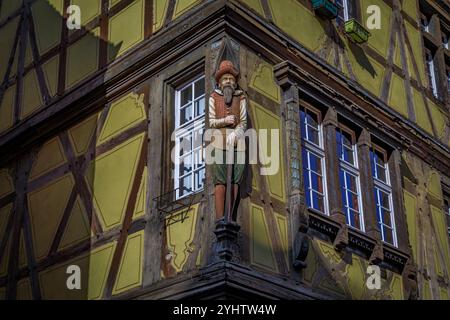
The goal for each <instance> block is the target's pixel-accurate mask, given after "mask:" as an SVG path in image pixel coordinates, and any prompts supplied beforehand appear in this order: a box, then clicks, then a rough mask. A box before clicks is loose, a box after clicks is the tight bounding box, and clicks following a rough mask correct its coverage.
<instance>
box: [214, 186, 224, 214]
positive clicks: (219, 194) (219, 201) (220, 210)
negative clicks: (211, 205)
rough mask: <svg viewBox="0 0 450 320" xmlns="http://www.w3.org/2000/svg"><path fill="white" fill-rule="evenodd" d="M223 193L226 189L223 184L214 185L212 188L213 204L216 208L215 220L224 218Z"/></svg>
mask: <svg viewBox="0 0 450 320" xmlns="http://www.w3.org/2000/svg"><path fill="white" fill-rule="evenodd" d="M225 191H226V187H225V185H223V184H216V186H215V187H214V202H215V207H216V220H220V219H222V218H223V217H224V211H225Z"/></svg>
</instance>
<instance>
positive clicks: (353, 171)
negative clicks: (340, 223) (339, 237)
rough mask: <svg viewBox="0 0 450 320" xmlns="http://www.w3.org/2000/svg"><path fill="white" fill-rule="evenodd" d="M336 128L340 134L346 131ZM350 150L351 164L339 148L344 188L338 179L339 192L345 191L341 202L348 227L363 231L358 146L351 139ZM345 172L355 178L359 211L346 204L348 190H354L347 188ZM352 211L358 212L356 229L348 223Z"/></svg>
mask: <svg viewBox="0 0 450 320" xmlns="http://www.w3.org/2000/svg"><path fill="white" fill-rule="evenodd" d="M337 129H338V130H340V131H341V134H342V132H347V131H346V130H344V129H342V128H340V127H338V128H337ZM342 148H344V145H343V143H342ZM352 151H353V163H354V164H351V163H350V162H348V161H346V160H344V159H342V158H341V156H342V149H341V150H339V170H342V171H343V173H344V190H342V186H341V185H340V181H339V187H340V189H341V192H342V191H344V192H345V201H346V203H343V206H344V208H346V212H345V214H346V215H347V220H348V226H349V227H350V228H353V229H355V230H359V231H362V232H365V230H366V229H365V224H364V210H363V206H362V196H361V181H360V176H359V166H358V148H357V144H356V143H353V141H352ZM346 174H349V175H351V176H353V177H355V180H356V192H357V193H358V194H357V197H358V208H359V210H360V211H359V212H358V211H356V210H354V209H352V208H350V207H349V206H348V204H349V199H348V192H351V193H353V194H354V192H353V191H352V190H350V189H348V187H347V179H346V176H345V175H346ZM339 180H340V179H339ZM352 211H353V212H358V213H359V216H360V219H359V224H360V226H361V229H358V228H356V227H354V226H352V225H351V224H350V223H351V219H350V214H351V213H352Z"/></svg>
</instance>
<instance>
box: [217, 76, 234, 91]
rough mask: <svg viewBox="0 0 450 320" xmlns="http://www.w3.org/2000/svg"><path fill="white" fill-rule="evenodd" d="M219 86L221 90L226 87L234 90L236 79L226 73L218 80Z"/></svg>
mask: <svg viewBox="0 0 450 320" xmlns="http://www.w3.org/2000/svg"><path fill="white" fill-rule="evenodd" d="M219 84H220V88H221V89H222V90H223V88H224V87H227V86H230V87H232V88H233V89H234V88H236V78H235V77H234V76H233V75H232V74H230V73H226V74H224V75H223V76H222V78H220V81H219Z"/></svg>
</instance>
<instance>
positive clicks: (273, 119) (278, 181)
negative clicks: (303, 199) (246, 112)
mask: <svg viewBox="0 0 450 320" xmlns="http://www.w3.org/2000/svg"><path fill="white" fill-rule="evenodd" d="M250 109H251V112H252V114H253V115H254V121H255V122H254V124H255V128H256V129H257V131H258V134H259V132H260V131H259V130H261V129H266V130H267V138H268V139H267V140H268V143H267V146H266V145H264V144H260V146H261V149H262V150H263V154H264V155H272V150H273V149H272V148H273V147H274V146H272V142H271V130H272V129H274V130H278V132H279V141H278V144H276V148H278V150H279V152H280V160H281V159H282V155H283V150H284V148H283V144H282V140H281V134H282V131H281V123H280V121H281V120H280V117H279V116H277V115H275V114H273V113H272V112H270V111H269V110H267V109H266V108H264V107H262V106H260V105H259V104H257V103H256V102H254V101H250ZM260 156H261V154H260ZM272 161H276V159H274V157H272ZM263 162H268V160H267V159H266V158H264V159H263ZM262 167H264V168H269V167H270V165H267V166H262ZM278 168H279V170H278V171H277V173H276V174H272V175H266V176H263V178H265V179H267V183H268V187H269V192H270V194H271V196H273V197H274V198H276V199H278V200H280V201H285V197H286V195H285V185H284V179H285V178H284V164H283V161H279V167H278Z"/></svg>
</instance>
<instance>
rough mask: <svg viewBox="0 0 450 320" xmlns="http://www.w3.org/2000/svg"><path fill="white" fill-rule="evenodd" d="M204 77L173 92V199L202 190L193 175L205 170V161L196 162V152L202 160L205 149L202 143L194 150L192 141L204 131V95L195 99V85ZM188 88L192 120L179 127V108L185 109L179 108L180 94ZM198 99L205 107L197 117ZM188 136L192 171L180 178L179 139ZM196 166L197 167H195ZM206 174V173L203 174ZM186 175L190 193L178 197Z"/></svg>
mask: <svg viewBox="0 0 450 320" xmlns="http://www.w3.org/2000/svg"><path fill="white" fill-rule="evenodd" d="M204 78H205V76H204V75H202V76H200V77H197V78H195V79H194V80H192V81H189V82H188V83H187V84H185V85H184V86H182V87H180V88H179V89H176V91H175V130H174V137H175V157H174V160H175V161H174V162H175V168H174V188H175V190H176V194H175V198H176V199H177V200H178V199H181V198H184V197H187V196H189V195H192V194H194V193H197V192H200V191H201V190H203V188H204V185H203V186H202V187H201V188H196V183H195V173H196V172H198V171H200V170H202V169H204V170H206V165H205V161H204V160H203V162H200V164H198V163H197V162H196V158H197V157H196V151H197V152H198V151H200V152H201V154H202V157H203V159H205V148H204V143H202V145H200V146H197V147H195V148H194V141H195V133H196V132H198V131H200V130H205V115H206V110H207V105H206V96H205V93H203V94H202V95H200V96H199V97H197V98H196V99H195V90H194V88H195V83H196V82H198V81H200V80H202V79H204ZM189 86H191V87H192V101H191V102H190V103H191V108H192V119H191V120H190V121H188V122H186V123H184V124H183V125H180V112H181V108H182V107H185V105H183V106H181V105H180V104H181V92H182V91H183V90H184V89H186V88H188V87H189ZM200 99H204V104H205V105H204V106H205V110H204V113H203V114H201V115H198V116H195V102H196V101H199V100H200ZM188 135H191V138H192V139H191V141H190V142H191V149H190V151H189V152H187V153H186V154H190V158H191V159H190V160H191V164H192V169H191V170H190V171H189V172H188V173H186V174H184V175H182V176H180V168H179V165H180V160H181V158H184V154H183V156H179V154H180V150H181V143H180V141H181V139H182V138H183V137H186V136H188ZM197 165H198V167H197ZM205 174H206V172H205ZM188 175H191V191H190V192H187V193H185V194H182V195H180V190H179V188H180V180H181V179H182V178H184V177H186V176H188Z"/></svg>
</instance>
